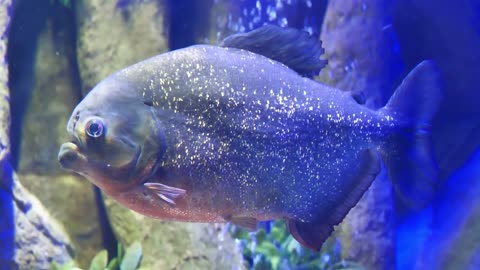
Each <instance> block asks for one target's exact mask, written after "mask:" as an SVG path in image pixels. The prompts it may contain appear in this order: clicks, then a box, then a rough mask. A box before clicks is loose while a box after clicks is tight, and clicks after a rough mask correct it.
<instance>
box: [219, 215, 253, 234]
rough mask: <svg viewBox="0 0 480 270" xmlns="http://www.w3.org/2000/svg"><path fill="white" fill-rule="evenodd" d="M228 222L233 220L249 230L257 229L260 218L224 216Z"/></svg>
mask: <svg viewBox="0 0 480 270" xmlns="http://www.w3.org/2000/svg"><path fill="white" fill-rule="evenodd" d="M224 219H225V220H226V221H228V222H231V223H233V224H235V225H237V226H239V227H242V228H244V229H246V230H249V231H255V230H256V229H257V223H258V220H257V219H256V218H253V217H232V216H228V217H224Z"/></svg>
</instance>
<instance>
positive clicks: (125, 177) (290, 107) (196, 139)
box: [58, 26, 440, 250]
mask: <svg viewBox="0 0 480 270" xmlns="http://www.w3.org/2000/svg"><path fill="white" fill-rule="evenodd" d="M321 53H322V48H321V45H320V43H319V42H318V40H316V39H314V38H312V37H310V36H308V34H306V33H304V32H300V31H297V30H294V29H282V28H279V27H274V26H264V27H262V28H259V29H257V30H254V31H252V32H249V33H246V34H237V35H234V36H231V37H228V38H227V39H225V40H224V41H223V43H221V45H220V46H211V45H195V46H191V47H188V48H184V49H179V50H175V51H171V52H168V53H164V54H160V55H158V56H155V57H152V58H150V59H147V60H144V61H142V62H140V63H137V64H134V65H132V66H129V67H127V68H125V69H122V70H120V71H118V72H116V73H115V74H113V75H111V76H109V77H108V78H106V79H104V80H103V81H101V82H100V83H99V84H98V85H96V86H95V87H94V88H93V90H91V91H90V92H89V93H88V95H87V96H86V97H85V98H84V99H83V100H82V101H81V102H80V104H78V106H77V107H76V108H75V109H74V111H73V113H72V116H71V118H70V120H69V122H68V125H67V130H68V133H69V135H70V138H71V142H67V143H64V144H63V145H62V146H61V148H60V152H59V156H58V160H59V162H60V164H61V166H63V167H64V168H65V169H67V170H70V171H73V172H76V173H78V174H80V175H83V176H85V177H86V178H88V179H89V180H90V181H91V182H92V183H93V184H95V185H96V186H98V187H99V188H100V189H102V190H103V191H104V192H105V193H106V194H108V195H109V196H111V197H112V198H113V199H115V200H116V201H118V202H119V203H120V204H122V205H124V206H126V207H128V208H130V209H133V210H134V211H137V212H139V213H141V214H143V215H146V216H149V217H153V218H159V219H166V220H174V221H186V222H232V223H234V224H237V225H240V226H243V227H246V228H250V229H255V227H256V224H257V222H259V221H265V220H273V219H284V220H285V222H286V224H287V227H288V230H289V232H290V233H291V234H292V235H293V237H294V238H295V239H296V240H297V241H299V242H300V243H301V244H302V245H304V246H306V247H308V248H311V249H313V250H319V249H320V248H321V246H322V243H323V242H324V240H325V239H326V238H327V237H328V236H329V235H330V234H331V232H332V230H333V228H334V226H335V225H337V224H338V223H339V222H341V221H342V219H343V218H344V217H345V215H346V214H347V213H348V211H349V210H350V209H351V208H352V207H353V206H354V205H355V204H356V203H357V202H358V200H359V199H360V198H361V196H362V195H363V193H364V192H365V191H366V190H367V188H368V187H369V186H370V184H371V183H372V181H373V180H374V179H375V177H376V175H377V174H378V173H379V171H380V168H381V160H383V162H384V163H385V164H386V167H387V169H388V171H389V173H390V176H391V178H392V181H393V183H394V184H395V187H396V188H397V190H399V192H400V193H403V194H407V196H406V197H408V198H409V199H411V200H414V201H415V200H421V199H422V198H424V197H425V196H429V195H428V194H431V193H432V190H433V189H434V186H435V179H436V169H435V163H434V161H433V158H432V156H431V153H430V150H429V149H430V140H429V124H430V121H431V119H432V117H433V115H434V114H435V111H436V108H437V104H438V103H439V100H440V87H439V85H438V79H439V78H438V75H437V72H436V69H435V66H434V64H433V63H431V62H428V61H425V62H422V63H420V64H419V65H418V66H417V67H416V68H415V69H414V70H413V71H411V73H410V74H409V75H408V76H407V77H406V78H405V80H404V81H403V83H402V84H401V85H400V86H399V88H398V89H397V90H396V92H395V93H394V94H393V96H392V97H391V99H390V101H388V103H387V104H386V106H385V107H383V108H382V109H380V110H377V111H374V110H371V109H368V108H366V107H364V106H362V105H360V104H358V103H357V102H356V101H355V99H354V98H353V97H352V95H350V94H349V93H347V92H343V91H341V90H338V89H335V88H332V87H330V86H328V85H325V84H322V83H319V82H317V81H314V80H312V79H310V78H308V76H309V75H311V74H314V73H318V71H319V70H320V69H321V68H322V67H323V66H324V65H325V61H324V60H321V59H320V55H321Z"/></svg>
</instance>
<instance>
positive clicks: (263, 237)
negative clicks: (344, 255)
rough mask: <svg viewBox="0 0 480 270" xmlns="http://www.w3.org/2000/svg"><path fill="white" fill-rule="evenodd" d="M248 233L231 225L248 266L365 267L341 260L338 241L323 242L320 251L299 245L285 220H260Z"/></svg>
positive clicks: (361, 269) (358, 269) (275, 269)
mask: <svg viewBox="0 0 480 270" xmlns="http://www.w3.org/2000/svg"><path fill="white" fill-rule="evenodd" d="M263 225H264V226H263V228H261V229H259V230H258V232H255V233H251V232H248V231H245V230H243V229H240V228H238V227H236V226H232V229H231V233H232V235H233V237H234V238H235V239H237V241H239V242H240V244H241V246H242V248H243V257H244V259H245V261H246V263H247V267H248V269H252V270H257V269H272V270H278V269H302V270H310V269H312V270H313V269H316V270H364V269H365V268H364V267H362V266H361V265H359V264H357V263H353V262H348V261H345V260H342V259H341V256H340V248H339V245H338V243H336V242H335V241H334V240H333V239H330V240H328V241H327V242H326V243H325V244H324V248H323V249H322V251H321V252H320V253H318V252H313V251H311V250H309V249H306V248H304V247H302V246H301V245H300V244H299V243H298V242H297V241H295V240H294V239H293V237H292V236H291V235H290V234H289V233H288V232H287V230H286V227H285V223H284V222H281V221H276V222H273V223H263Z"/></svg>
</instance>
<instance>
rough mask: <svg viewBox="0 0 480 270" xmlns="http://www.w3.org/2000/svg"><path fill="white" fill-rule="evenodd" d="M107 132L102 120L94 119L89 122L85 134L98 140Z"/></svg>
mask: <svg viewBox="0 0 480 270" xmlns="http://www.w3.org/2000/svg"><path fill="white" fill-rule="evenodd" d="M104 131H105V126H104V124H103V122H102V120H100V119H98V118H93V119H90V120H88V122H87V124H86V126H85V132H86V133H87V135H88V136H89V137H91V138H98V137H101V136H102V135H103V133H104Z"/></svg>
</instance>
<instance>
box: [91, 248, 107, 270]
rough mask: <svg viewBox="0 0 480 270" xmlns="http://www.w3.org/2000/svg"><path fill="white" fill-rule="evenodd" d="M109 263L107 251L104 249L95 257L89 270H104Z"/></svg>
mask: <svg viewBox="0 0 480 270" xmlns="http://www.w3.org/2000/svg"><path fill="white" fill-rule="evenodd" d="M107 262H108V253H107V251H106V250H105V249H102V250H101V251H100V252H98V253H97V255H95V257H93V259H92V262H91V263H90V267H89V268H88V269H89V270H104V269H105V267H107Z"/></svg>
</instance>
